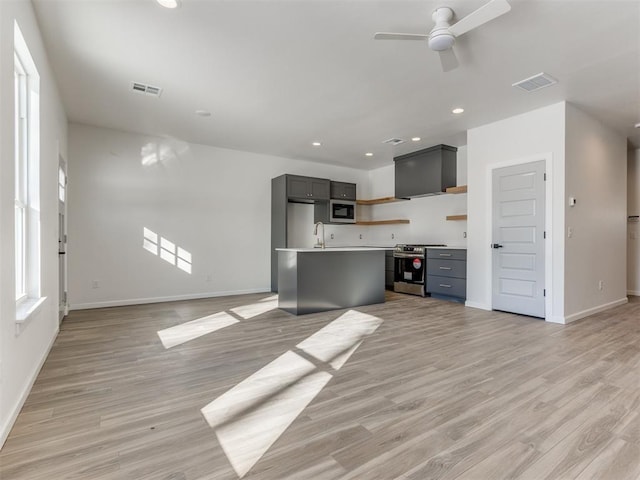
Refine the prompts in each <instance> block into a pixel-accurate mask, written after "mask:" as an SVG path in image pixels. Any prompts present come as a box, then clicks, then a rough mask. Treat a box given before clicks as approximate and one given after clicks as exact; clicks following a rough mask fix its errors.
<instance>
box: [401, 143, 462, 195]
mask: <svg viewBox="0 0 640 480" xmlns="http://www.w3.org/2000/svg"><path fill="white" fill-rule="evenodd" d="M457 151H458V149H457V148H456V147H450V146H448V145H436V146H435V147H431V148H425V149H424V150H420V151H418V152H413V153H408V154H406V155H402V156H399V157H395V158H394V159H393V160H394V162H395V186H396V190H395V194H396V197H397V198H411V197H424V196H427V195H437V194H440V193H444V191H445V189H446V188H448V187H455V186H456V156H457V154H456V152H457Z"/></svg>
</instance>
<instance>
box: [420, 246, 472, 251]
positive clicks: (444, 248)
mask: <svg viewBox="0 0 640 480" xmlns="http://www.w3.org/2000/svg"><path fill="white" fill-rule="evenodd" d="M427 248H428V249H429V250H431V249H434V250H466V249H467V246H466V245H447V246H446V247H427Z"/></svg>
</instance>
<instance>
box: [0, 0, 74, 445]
mask: <svg viewBox="0 0 640 480" xmlns="http://www.w3.org/2000/svg"><path fill="white" fill-rule="evenodd" d="M14 19H15V20H17V22H18V24H19V26H20V29H21V31H22V34H23V36H24V38H25V40H26V42H27V45H28V47H29V50H30V52H31V55H32V57H33V60H34V62H35V64H36V67H37V69H38V72H39V74H40V134H41V140H40V205H41V212H40V222H41V225H40V232H41V245H42V255H41V294H42V295H43V296H46V297H47V299H46V301H45V303H44V305H43V307H42V308H41V309H40V310H39V311H38V312H37V313H36V314H35V315H34V316H33V317H32V318H31V319H30V321H29V323H28V324H27V325H25V326H23V327H22V330H21V332H20V334H19V335H17V334H16V323H15V319H16V308H15V305H16V304H15V282H14V269H15V259H14V254H13V252H14V240H13V236H14V228H13V224H14V185H13V182H14V156H13V155H14V154H13V149H14V141H13V138H14V137H13V136H14V125H13V48H14V47H13V30H14V28H13V25H14ZM0 105H2V108H1V109H0V161H1V163H2V168H1V169H0V172H1V173H0V198H1V201H0V222H1V224H2V229H1V235H0V360H1V363H0V445H2V444H3V443H4V440H5V439H6V437H7V435H8V433H9V430H10V429H11V426H12V425H13V422H14V420H15V417H16V416H17V414H18V413H19V410H20V408H21V407H22V404H23V402H24V400H25V399H26V395H27V394H28V392H29V390H30V388H31V385H32V383H33V381H34V380H35V378H36V376H37V374H38V371H39V369H40V367H41V365H42V363H43V362H44V359H45V358H46V355H47V353H48V351H49V348H50V346H51V344H52V342H53V340H54V339H55V336H56V334H57V331H58V232H57V230H58V200H57V199H58V194H57V185H58V180H57V179H58V154H59V152H60V154H62V155H63V156H66V137H67V131H66V128H67V120H66V116H65V112H64V110H63V108H62V104H61V102H60V98H59V94H58V91H57V87H56V84H55V81H54V79H53V75H52V72H51V69H50V67H49V64H48V61H47V57H46V53H45V50H44V47H43V44H42V40H41V38H40V33H39V31H38V26H37V23H36V20H35V17H34V14H33V10H32V6H31V3H30V2H28V1H27V0H11V1H9V0H4V1H0Z"/></svg>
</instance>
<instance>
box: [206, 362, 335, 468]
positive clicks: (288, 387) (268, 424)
mask: <svg viewBox="0 0 640 480" xmlns="http://www.w3.org/2000/svg"><path fill="white" fill-rule="evenodd" d="M330 379H331V374H329V373H327V372H320V371H316V368H315V365H313V363H311V362H309V361H308V360H305V359H304V358H302V357H301V356H299V355H297V354H296V353H293V352H291V351H288V352H286V353H284V354H282V355H281V356H280V357H278V358H277V359H275V360H274V361H273V362H271V363H270V364H268V365H267V366H265V367H264V368H262V369H261V370H258V371H257V372H256V373H254V374H253V375H251V376H250V377H249V378H247V379H246V380H243V381H242V382H241V383H239V384H238V385H236V386H235V387H233V388H232V389H231V390H229V391H228V392H226V393H224V394H223V395H221V396H220V397H218V398H217V399H215V400H214V401H213V402H211V403H210V404H208V405H207V406H206V407H204V408H203V409H202V410H201V411H202V414H203V415H204V418H205V419H206V420H207V423H209V425H210V426H211V427H213V428H215V431H216V436H217V437H218V441H219V442H220V446H221V447H222V449H223V450H224V452H225V454H226V455H227V458H228V459H229V462H230V463H231V465H232V467H233V469H234V470H235V471H236V473H237V474H238V476H239V477H243V476H244V475H245V474H246V473H247V472H248V471H249V470H250V469H251V467H253V465H255V463H256V462H257V461H258V460H259V459H260V458H261V457H262V455H264V454H265V452H266V451H267V450H268V449H269V447H270V446H271V445H273V443H274V442H275V441H276V440H277V439H278V438H279V437H280V435H282V433H283V432H284V431H285V430H286V429H287V427H288V426H289V425H291V423H292V422H293V421H294V420H295V419H296V417H297V416H298V415H300V413H301V412H302V411H303V410H304V409H305V407H306V406H307V405H308V404H309V403H310V402H311V400H313V399H314V398H315V396H316V395H317V394H318V393H320V391H321V390H322V389H323V388H324V386H325V385H326V384H327V383H328V382H329V380H330Z"/></svg>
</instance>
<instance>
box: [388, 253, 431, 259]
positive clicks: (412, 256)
mask: <svg viewBox="0 0 640 480" xmlns="http://www.w3.org/2000/svg"><path fill="white" fill-rule="evenodd" d="M393 257H394V258H420V259H424V255H405V254H402V253H394V254H393Z"/></svg>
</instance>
